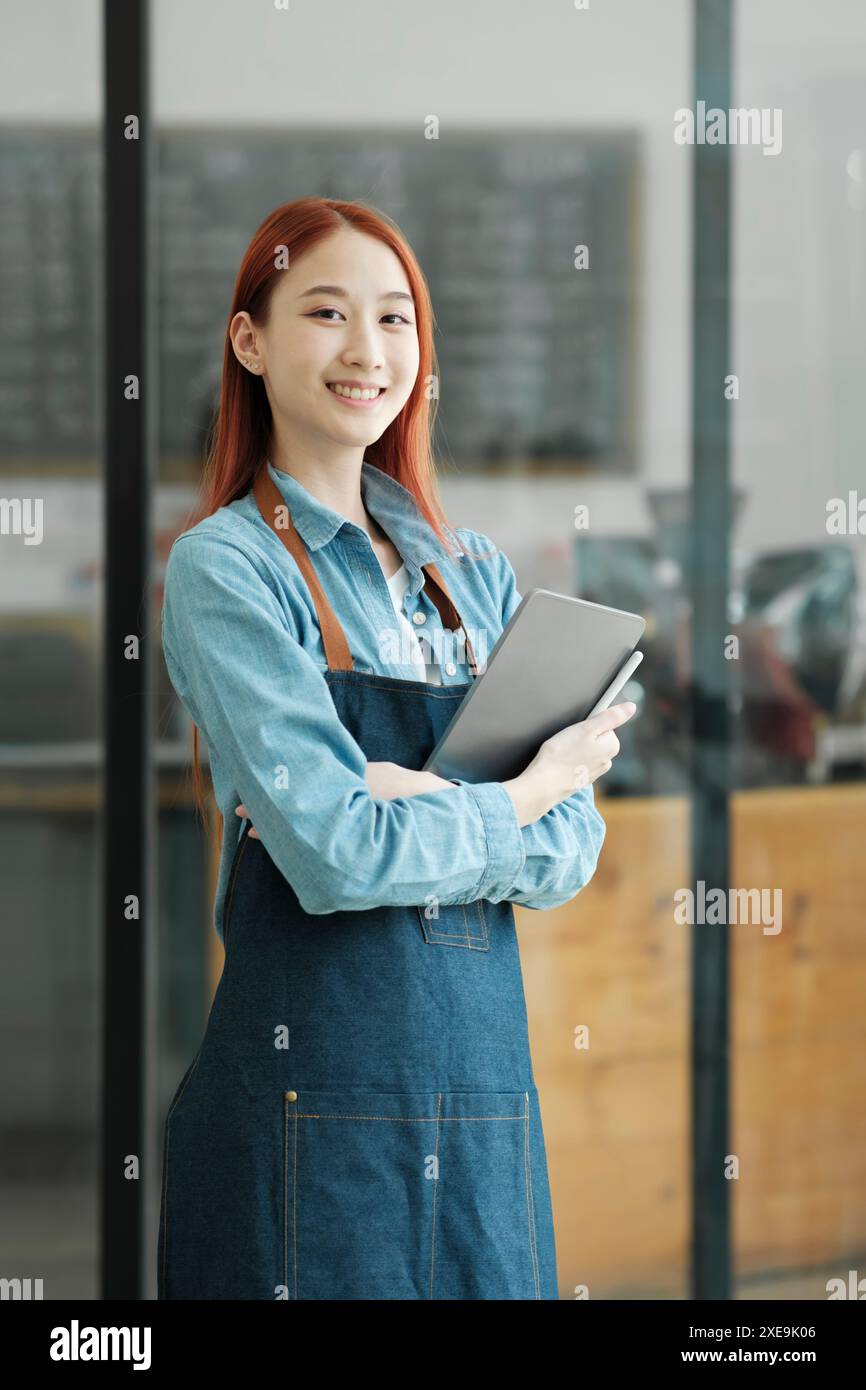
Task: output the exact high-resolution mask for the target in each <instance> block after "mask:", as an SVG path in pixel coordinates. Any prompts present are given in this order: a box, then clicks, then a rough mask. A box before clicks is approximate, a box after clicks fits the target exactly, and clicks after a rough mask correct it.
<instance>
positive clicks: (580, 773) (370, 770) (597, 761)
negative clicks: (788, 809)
mask: <svg viewBox="0 0 866 1390" xmlns="http://www.w3.org/2000/svg"><path fill="white" fill-rule="evenodd" d="M636 709H637V705H636V704H635V703H634V701H633V700H626V701H625V702H624V703H623V704H621V705H611V707H610V709H604V710H602V711H601V712H600V713H599V714H593V715H591V716H590V718H589V719H582V720H581V721H580V723H579V724H569V725H568V726H567V727H566V728H564V729H560V731H559V733H557V734H552V735H551V737H550V738H547V739H545V740H544V743H542V745H541V747H540V748H539V750H538V752H537V753H536V755H535V757H534V758H533V759H532V762H531V763H529V765H528V766H527V767H525V768H524V770H523V772H521V774H520V776H519V777H512V778H511V779H510V781H508V782H503V783H502V785H503V787H504V788H505V790H506V791H507V792H508V794H509V796H510V797H511V799H512V801H513V802H514V808H515V810H516V811H517V819H518V822H519V824H520V825H521V826H524V825H531V824H532V822H533V821H537V820H540V819H541V817H542V816H544V815H546V814H547V812H548V811H549V810H551V809H552V807H554V806H556V805H557V804H558V803H559V802H560V801H565V800H566V798H567V797H569V796H571V795H572V794H573V793H574V792H576V791H578V790H579V788H580V787H585V786H587V785H588V784H589V783H590V782H594V781H595V780H596V778H598V777H602V776H603V775H604V773H605V772H609V771H610V768H611V766H612V765H613V760H614V758H615V757H616V755H617V753H618V752H619V739H618V738H617V736H616V734H615V733H614V732H613V731H614V729H616V728H619V726H620V724H624V723H625V722H626V720H627V719H631V717H632V715H633V714H634V712H635V710H636ZM364 777H365V780H366V783H367V786H368V787H369V788H370V795H371V796H375V797H377V798H378V799H379V800H380V801H393V800H394V798H395V797H398V796H420V795H421V794H422V793H423V792H436V791H444V790H445V789H446V788H448V787H453V786H454V785H455V784H454V783H453V782H449V781H447V779H446V778H444V777H437V776H436V773H435V772H413V771H412V769H411V768H408V767H401V766H400V764H399V763H388V762H383V763H370V762H368V763H367V767H366V770H365V773H364ZM235 815H236V816H241V817H242V818H243V819H246V818H247V815H248V812H247V808H246V806H237V807H236V808H235ZM250 838H251V839H254V840H259V839H261V836H260V835H259V833H258V831H257V830H256V829H255V828H254V827H253V826H250Z"/></svg>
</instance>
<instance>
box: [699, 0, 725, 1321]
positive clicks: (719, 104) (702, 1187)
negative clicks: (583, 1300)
mask: <svg viewBox="0 0 866 1390" xmlns="http://www.w3.org/2000/svg"><path fill="white" fill-rule="evenodd" d="M732 44H733V0H695V6H694V60H695V113H696V129H699V128H700V127H701V125H702V122H701V121H700V120H699V119H697V117H698V107H697V102H698V101H702V102H705V103H706V110H707V111H709V110H710V108H713V107H715V108H717V109H719V110H722V111H724V112H725V125H726V129H727V112H728V111H729V110H730V107H731V86H732V77H731V61H732ZM730 152H731V146H730V144H729V143H728V142H727V140H726V141H725V142H724V143H722V144H718V145H710V144H702V143H696V144H695V147H694V191H693V238H694V246H693V283H692V293H693V320H692V321H693V330H692V331H693V345H692V346H693V351H692V364H693V366H692V371H693V376H692V479H691V514H690V523H691V524H690V532H689V534H690V539H691V573H690V586H691V600H692V602H691V611H692V618H691V628H692V630H691V659H692V684H691V692H690V695H691V699H690V705H691V709H690V714H691V734H692V750H693V764H692V765H693V781H692V801H691V832H692V844H691V867H692V879H693V883H694V884H695V885H697V883H698V880H701V879H702V880H703V881H704V883H705V884H706V889H707V892H708V893H709V891H710V889H711V888H721V889H722V890H723V891H724V893H725V896H726V898H727V891H728V881H729V876H730V817H729V783H730V776H729V766H730V720H729V701H728V687H729V672H730V665H729V662H728V661H727V660H726V659H725V655H724V637H725V633H726V632H727V630H728V626H727V624H728V617H727V614H728V590H729V558H728V548H729V539H730V525H731V504H730V440H729V414H728V412H729V411H730V410H731V408H732V406H731V402H729V401H727V400H726V399H725V396H724V382H725V377H726V375H727V374H728V373H729V372H730V371H731V362H730V299H731V278H730V277H731V255H730V230H731V229H730V217H731V158H730ZM728 1040H729V941H728V926H727V924H725V925H719V926H716V925H705V924H701V923H699V922H697V921H696V922H695V925H694V926H693V928H692V1020H691V1063H692V1065H691V1085H692V1264H691V1297H692V1298H694V1299H727V1298H729V1297H730V1283H731V1269H730V1266H731V1253H730V1203H729V1192H730V1183H729V1181H728V1180H727V1179H726V1177H725V1172H724V1169H725V1156H726V1155H727V1154H728V1153H729V1152H730V1121H729V1085H730V1078H729V1048H728Z"/></svg>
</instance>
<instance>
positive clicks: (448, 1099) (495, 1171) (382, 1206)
mask: <svg viewBox="0 0 866 1390" xmlns="http://www.w3.org/2000/svg"><path fill="white" fill-rule="evenodd" d="M283 1107H284V1110H283V1113H284V1133H283V1151H282V1159H283V1164H282V1167H283V1190H284V1209H283V1238H284V1239H283V1244H284V1279H285V1286H286V1290H287V1294H288V1297H289V1298H293V1299H321V1300H334V1299H404V1300H405V1299H454V1300H457V1299H535V1298H539V1297H540V1296H541V1295H540V1292H539V1275H538V1253H537V1238H536V1231H535V1213H534V1204H533V1197H532V1180H531V1164H530V1158H529V1098H528V1096H527V1094H526V1093H525V1092H518V1091H481V1092H463V1091H452V1092H436V1091H411V1092H399V1091H390V1092H381V1091H379V1092H377V1091H361V1090H357V1089H353V1090H348V1091H309V1090H306V1089H302V1090H300V1091H298V1092H295V1091H289V1092H287V1093H286V1095H285V1096H284V1098H283Z"/></svg>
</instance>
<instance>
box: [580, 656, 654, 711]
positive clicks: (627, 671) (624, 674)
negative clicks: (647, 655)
mask: <svg viewBox="0 0 866 1390" xmlns="http://www.w3.org/2000/svg"><path fill="white" fill-rule="evenodd" d="M642 661H643V652H632V654H631V656H630V657H629V659H628V661H627V662H626V663H625V665H624V666H621V667H620V669H619V671H617V673H616V675H615V676H614V678H613V680H612V681H611V683H610V685H609V686H608V687H607V690H606V691H605V692H604V694H603V695H602V697H601V699H600V700H598V701H596V704H595V705H594V707H593V708H592V709H591V710H590V712H589V714H588V715H587V716H586V717H587V719H591V718H592V716H593V715H594V714H598V712H599V710H603V709H607V707H608V705H612V704H613V702H614V699H615V698H616V696H617V695H618V694H619V692H620V691H621V690H622V688H623V686H624V685H625V683H626V681H627V680H628V679H629V677H630V676H632V675H633V674H634V672H635V671H636V670H637V668H638V666H640V664H641V662H642Z"/></svg>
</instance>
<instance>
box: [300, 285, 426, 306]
mask: <svg viewBox="0 0 866 1390" xmlns="http://www.w3.org/2000/svg"><path fill="white" fill-rule="evenodd" d="M314 294H335V295H339V296H340V298H341V299H351V298H352V296H351V295H350V294H349V291H348V290H344V289H343V288H342V286H341V285H313V288H312V289H310V290H304V293H303V294H299V295H298V298H299V299H309V298H310V297H311V296H312V295H314ZM379 298H380V299H408V301H409V303H410V304H414V302H415V301H414V300H413V298H412V296H411V294H407V293H406V291H405V290H390V291H389V292H388V293H387V294H380V295H379Z"/></svg>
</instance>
